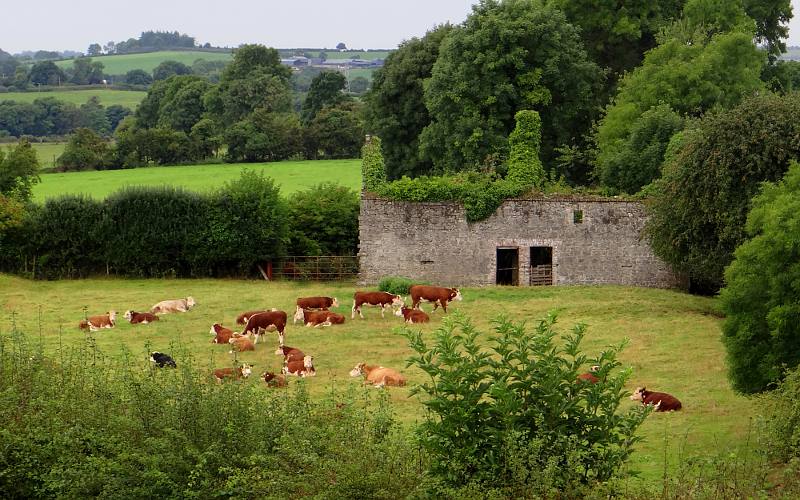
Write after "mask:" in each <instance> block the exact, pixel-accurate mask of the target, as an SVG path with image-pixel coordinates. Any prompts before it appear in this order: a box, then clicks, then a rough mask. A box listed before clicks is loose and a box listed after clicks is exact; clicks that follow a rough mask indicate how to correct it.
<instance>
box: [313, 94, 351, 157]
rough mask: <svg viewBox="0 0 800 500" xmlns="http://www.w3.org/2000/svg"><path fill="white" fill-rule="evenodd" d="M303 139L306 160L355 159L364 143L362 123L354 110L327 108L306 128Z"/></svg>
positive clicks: (341, 107)
mask: <svg viewBox="0 0 800 500" xmlns="http://www.w3.org/2000/svg"><path fill="white" fill-rule="evenodd" d="M304 136H305V140H306V148H307V152H308V154H307V157H308V158H316V157H317V156H318V155H322V156H323V157H324V158H357V157H358V153H359V150H360V149H361V145H362V143H363V141H364V123H363V122H362V121H361V119H360V118H359V116H358V111H357V110H356V109H354V107H353V106H347V105H339V106H328V107H325V108H323V109H322V110H321V111H320V112H319V113H317V116H315V117H314V119H313V120H312V121H311V123H309V124H308V126H307V127H306V130H305V133H304Z"/></svg>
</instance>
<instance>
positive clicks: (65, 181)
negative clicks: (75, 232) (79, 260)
mask: <svg viewBox="0 0 800 500" xmlns="http://www.w3.org/2000/svg"><path fill="white" fill-rule="evenodd" d="M244 169H249V170H254V171H256V172H263V173H264V175H266V176H268V177H271V178H273V179H275V182H276V183H277V184H278V185H280V187H281V193H283V194H287V193H293V192H295V191H300V190H303V189H306V188H308V187H310V186H313V185H316V184H319V183H320V182H325V181H330V182H335V183H337V184H341V185H343V186H347V187H349V188H352V189H354V190H358V189H360V188H361V160H319V161H287V162H277V163H231V164H223V165H191V166H180V167H147V168H136V169H130V170H106V171H90V172H70V173H53V174H43V175H42V176H41V179H42V181H41V183H39V184H37V185H36V186H35V187H34V189H33V197H34V200H35V201H37V202H40V203H41V202H44V201H45V200H46V199H47V198H52V197H55V196H60V195H63V194H79V193H85V194H88V195H90V196H92V197H94V198H98V199H100V198H105V197H106V196H108V195H109V194H111V193H113V192H115V191H117V190H119V189H120V188H122V187H125V186H163V185H171V186H181V187H183V188H186V189H189V190H192V191H198V192H207V191H211V190H213V189H215V188H218V187H220V186H222V185H223V184H224V183H225V182H228V181H231V180H234V179H238V178H239V173H240V172H241V171H242V170H244Z"/></svg>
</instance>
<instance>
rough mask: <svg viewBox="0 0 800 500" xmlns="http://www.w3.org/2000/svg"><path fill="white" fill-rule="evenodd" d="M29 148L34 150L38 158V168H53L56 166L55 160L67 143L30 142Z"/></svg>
mask: <svg viewBox="0 0 800 500" xmlns="http://www.w3.org/2000/svg"><path fill="white" fill-rule="evenodd" d="M31 146H33V149H35V150H36V156H37V157H38V158H39V166H41V167H42V168H53V167H54V166H55V165H56V163H55V161H56V158H58V157H59V156H61V153H63V152H64V148H65V147H66V146H67V143H65V142H32V143H31Z"/></svg>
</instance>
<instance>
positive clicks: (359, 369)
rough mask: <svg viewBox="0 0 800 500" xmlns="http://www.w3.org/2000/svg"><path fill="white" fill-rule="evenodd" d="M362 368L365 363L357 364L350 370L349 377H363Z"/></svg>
mask: <svg viewBox="0 0 800 500" xmlns="http://www.w3.org/2000/svg"><path fill="white" fill-rule="evenodd" d="M364 366H366V363H359V364H357V365H356V366H355V368H353V369H352V370H350V376H351V377H360V376H361V375H363V374H364Z"/></svg>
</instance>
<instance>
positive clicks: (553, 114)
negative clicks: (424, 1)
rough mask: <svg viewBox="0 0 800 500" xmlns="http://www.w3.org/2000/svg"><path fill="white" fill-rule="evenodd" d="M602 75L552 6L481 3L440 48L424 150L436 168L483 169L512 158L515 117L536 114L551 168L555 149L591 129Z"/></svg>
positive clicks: (523, 1)
mask: <svg viewBox="0 0 800 500" xmlns="http://www.w3.org/2000/svg"><path fill="white" fill-rule="evenodd" d="M567 75H568V76H567ZM601 77H602V75H601V71H600V69H599V67H598V66H597V65H596V64H594V63H593V62H591V61H589V59H588V58H587V55H586V52H585V50H584V49H583V44H582V42H581V40H580V37H579V32H578V29H577V28H575V27H574V26H572V25H571V24H569V23H568V22H567V20H566V18H565V17H564V14H563V13H562V12H561V11H559V10H558V9H556V8H555V7H551V6H544V5H543V4H542V3H541V2H540V1H538V0H506V1H504V2H497V1H494V0H483V1H481V2H480V3H479V4H477V5H476V6H474V7H473V12H472V13H471V14H470V15H469V17H468V18H467V20H466V21H465V22H464V24H463V26H460V27H458V28H454V29H453V30H452V32H451V33H450V34H449V35H448V36H447V37H446V38H445V40H444V42H443V43H442V46H441V48H440V52H439V57H438V58H437V60H436V63H435V64H434V66H433V72H432V75H431V78H430V80H429V81H428V82H427V83H426V86H425V104H426V106H427V108H428V111H429V113H430V115H431V119H432V122H431V124H430V125H428V126H427V127H425V129H424V130H423V132H422V135H421V137H420V149H421V152H422V154H423V155H424V158H426V159H428V160H429V161H431V162H432V164H433V167H434V170H436V171H458V170H469V169H475V168H479V167H480V166H481V165H483V164H484V163H485V162H487V159H489V160H490V161H491V158H493V157H498V156H499V157H501V158H504V157H506V156H507V153H508V135H509V134H510V133H511V131H512V130H514V126H515V121H514V116H515V114H516V112H517V111H519V110H522V109H535V110H536V111H538V112H539V114H540V115H541V117H542V160H543V163H544V164H545V165H546V166H549V165H551V163H552V159H553V157H554V150H555V148H556V147H557V146H561V145H570V144H573V143H575V142H579V141H581V138H582V137H583V136H584V134H585V133H586V131H587V130H588V129H589V127H590V126H591V123H592V119H593V118H594V112H595V109H596V106H595V102H594V98H595V95H596V90H597V89H598V87H599V83H600V81H601ZM563 173H564V174H566V175H567V176H569V177H571V178H577V177H580V173H579V172H563Z"/></svg>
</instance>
